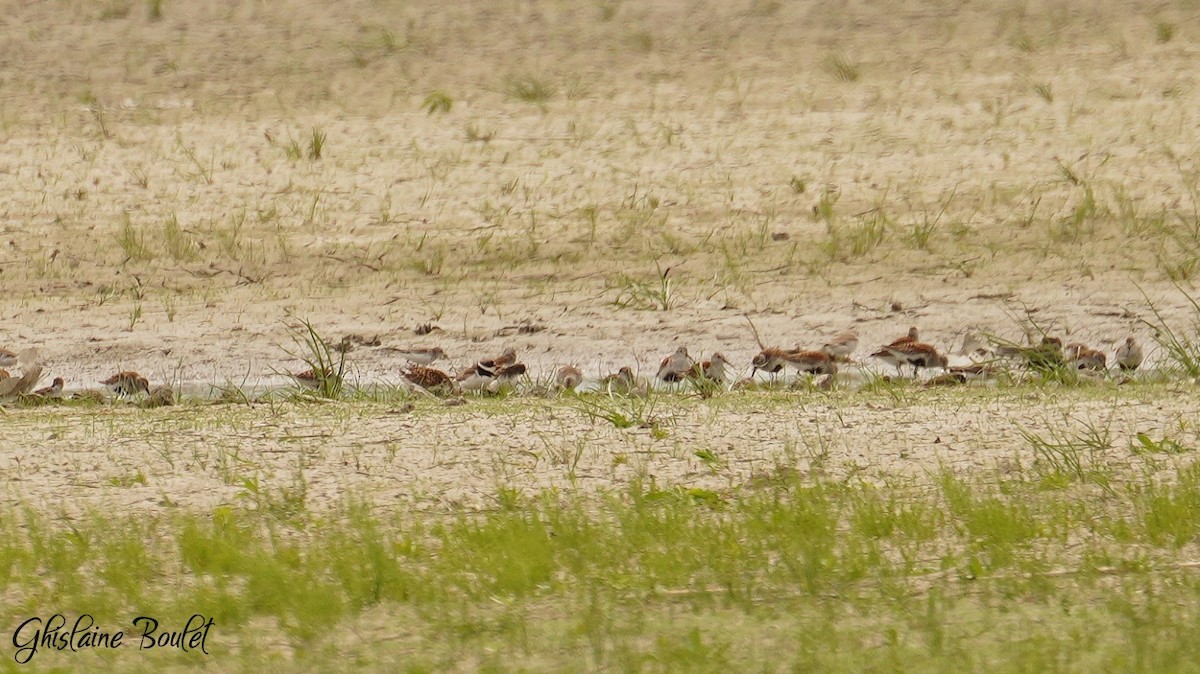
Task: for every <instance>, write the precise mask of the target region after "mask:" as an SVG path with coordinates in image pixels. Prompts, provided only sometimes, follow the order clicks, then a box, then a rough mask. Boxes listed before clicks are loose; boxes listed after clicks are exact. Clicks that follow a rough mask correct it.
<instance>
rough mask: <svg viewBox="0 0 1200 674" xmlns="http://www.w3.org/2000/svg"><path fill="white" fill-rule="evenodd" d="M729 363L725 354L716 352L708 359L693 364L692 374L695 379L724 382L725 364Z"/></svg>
mask: <svg viewBox="0 0 1200 674" xmlns="http://www.w3.org/2000/svg"><path fill="white" fill-rule="evenodd" d="M728 364H729V361H727V360H725V356H723V355H722V354H720V353H714V354H713V355H712V357H711V358H709V359H708V360H706V361H704V362H701V363H696V364H695V365H693V366H692V373H691V374H692V377H693V378H695V379H709V380H712V381H719V382H724V381H725V366H726V365H728Z"/></svg>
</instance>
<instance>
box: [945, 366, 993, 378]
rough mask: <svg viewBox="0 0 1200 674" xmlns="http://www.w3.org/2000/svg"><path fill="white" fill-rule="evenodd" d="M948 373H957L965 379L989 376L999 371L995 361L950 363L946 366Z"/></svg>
mask: <svg viewBox="0 0 1200 674" xmlns="http://www.w3.org/2000/svg"><path fill="white" fill-rule="evenodd" d="M946 370H947V371H948V372H949V373H950V374H957V375H961V376H962V377H963V380H964V381H965V380H967V379H980V378H983V377H990V376H992V375H995V374H997V373H998V372H1000V368H999V367H998V366H997V365H996V364H995V363H971V364H970V365H951V366H950V367H948V368H946Z"/></svg>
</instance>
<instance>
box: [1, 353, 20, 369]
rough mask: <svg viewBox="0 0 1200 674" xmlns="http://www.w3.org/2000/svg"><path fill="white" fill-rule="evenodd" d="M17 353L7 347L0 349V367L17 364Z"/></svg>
mask: <svg viewBox="0 0 1200 674" xmlns="http://www.w3.org/2000/svg"><path fill="white" fill-rule="evenodd" d="M17 358H18V356H17V354H16V353H14V352H12V351H9V350H8V349H0V367H12V366H13V365H16V364H17Z"/></svg>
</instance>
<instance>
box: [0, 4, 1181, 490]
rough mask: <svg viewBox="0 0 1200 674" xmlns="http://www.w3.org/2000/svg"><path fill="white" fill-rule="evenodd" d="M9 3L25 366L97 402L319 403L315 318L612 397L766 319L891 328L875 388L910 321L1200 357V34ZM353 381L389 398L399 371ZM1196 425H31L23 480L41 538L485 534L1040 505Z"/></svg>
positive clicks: (1067, 15)
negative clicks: (747, 496) (676, 487)
mask: <svg viewBox="0 0 1200 674" xmlns="http://www.w3.org/2000/svg"><path fill="white" fill-rule="evenodd" d="M11 4H12V6H11V7H9V8H8V10H9V11H8V12H6V17H7V18H6V22H7V24H6V25H7V30H6V31H5V34H4V35H3V36H2V37H0V40H3V44H2V45H0V54H2V55H3V56H0V59H2V61H3V65H4V67H5V72H7V73H11V75H9V76H8V77H7V79H6V82H5V84H4V92H5V95H4V103H3V107H2V108H0V122H2V125H0V135H2V136H3V138H4V145H5V152H4V153H3V155H2V156H0V214H3V219H2V220H0V241H2V242H3V244H4V245H3V247H2V248H0V287H2V288H3V295H2V299H0V321H2V322H0V346H5V347H7V348H13V349H19V348H24V347H30V346H31V347H36V348H38V349H39V351H40V352H41V353H42V354H43V356H44V357H45V358H46V359H47V365H46V374H47V375H48V376H63V377H65V378H66V379H67V382H68V384H67V386H68V389H74V390H79V389H85V388H96V387H98V384H97V383H96V382H98V381H99V380H100V379H102V378H104V377H105V376H107V375H109V374H112V373H113V372H115V371H117V370H120V369H135V370H139V371H141V372H142V373H143V374H146V375H149V376H150V378H151V380H152V381H153V382H154V383H167V384H171V385H174V386H179V387H182V388H184V389H186V390H197V389H198V388H203V387H204V386H206V385H210V384H211V385H218V386H224V385H228V384H249V385H254V386H259V385H279V384H282V383H285V382H286V379H285V378H284V377H282V376H280V375H279V373H280V372H287V371H294V370H297V369H301V366H300V364H299V361H298V360H297V359H296V358H294V357H292V356H289V355H288V354H287V353H286V352H285V350H286V349H291V348H292V346H293V345H292V343H291V341H290V339H289V333H288V325H294V324H295V322H296V321H297V320H299V319H305V320H308V321H310V322H311V323H312V324H313V325H314V326H316V327H317V328H318V329H320V330H321V332H322V333H323V334H324V335H326V336H328V337H329V338H331V339H334V340H336V339H338V338H340V337H342V336H343V335H348V334H357V335H365V336H374V335H378V336H379V337H380V339H381V340H382V342H383V345H384V346H395V347H407V346H411V345H414V344H435V343H436V344H439V345H442V346H443V347H444V348H445V349H446V350H447V351H448V352H450V354H451V355H452V356H453V359H452V360H453V361H454V364H458V365H462V364H465V363H467V362H470V361H471V360H473V359H474V358H477V357H479V356H481V355H487V354H491V353H493V352H497V351H499V350H500V349H502V348H503V347H505V346H510V345H511V346H514V347H516V348H517V349H518V350H519V351H520V352H521V353H522V355H523V359H524V360H525V361H526V362H528V363H529V364H530V366H531V368H532V370H533V371H534V372H535V374H541V375H542V376H545V375H548V374H549V373H550V372H551V371H552V370H553V368H554V367H555V366H556V365H559V364H564V363H574V364H577V365H580V366H581V367H583V368H584V370H585V371H586V372H587V373H588V374H589V375H590V376H592V377H595V376H598V375H600V374H603V373H605V372H608V371H611V370H613V369H616V368H617V367H619V366H621V365H626V364H634V363H640V364H642V369H643V371H644V370H645V369H646V366H647V364H650V365H651V366H652V364H654V363H656V362H657V360H658V359H659V358H660V357H661V356H662V355H664V354H666V353H669V352H670V351H672V350H673V349H674V346H675V345H677V344H686V345H687V346H689V348H691V349H692V350H693V352H697V353H700V352H703V353H706V354H707V353H709V352H712V351H722V352H723V353H724V354H725V355H726V356H729V357H730V358H731V359H732V360H734V361H736V362H737V363H738V364H740V365H743V366H745V365H748V362H749V359H750V357H751V356H752V355H753V353H754V352H755V351H757V349H758V345H757V344H756V343H755V340H754V337H753V335H752V334H751V332H750V329H749V327H748V325H747V321H746V319H745V315H749V316H750V317H751V318H752V319H753V321H754V323H755V325H756V326H757V327H758V330H759V331H760V333H761V334H762V337H763V339H764V340H765V341H768V342H771V343H773V344H776V345H779V346H792V345H794V344H800V345H817V344H820V343H821V341H822V340H823V339H825V338H827V337H829V336H831V335H833V334H836V333H837V332H840V331H842V330H844V329H846V328H849V327H854V328H856V329H858V330H859V332H860V335H861V337H862V342H863V344H864V347H863V348H864V349H865V348H870V345H873V344H876V343H880V342H883V341H886V340H889V339H891V338H892V337H894V336H896V335H898V334H901V333H903V331H904V330H905V329H906V328H907V327H908V326H909V325H912V324H915V325H919V326H920V327H921V328H922V331H923V333H924V334H925V335H926V338H927V339H928V340H929V341H931V342H933V343H935V344H937V345H938V346H939V347H941V348H945V349H950V350H953V349H955V348H957V346H958V344H959V342H960V340H961V337H962V335H963V334H964V333H965V332H966V331H968V330H973V331H980V332H993V333H996V334H999V335H1002V336H1005V337H1007V338H1009V339H1013V340H1021V339H1023V338H1024V337H1023V332H1024V331H1025V330H1026V329H1028V328H1030V327H1031V326H1032V325H1034V324H1036V325H1037V326H1040V327H1042V328H1045V329H1048V330H1051V331H1053V332H1056V333H1059V334H1063V335H1065V336H1067V337H1068V338H1069V339H1070V340H1072V341H1083V342H1088V343H1090V344H1092V345H1093V346H1098V347H1101V348H1104V349H1106V350H1109V352H1110V353H1111V348H1112V346H1113V344H1114V343H1115V342H1118V341H1120V340H1123V339H1124V338H1125V336H1126V335H1129V334H1133V335H1137V336H1138V337H1139V338H1140V339H1141V340H1142V341H1143V342H1145V343H1152V342H1153V339H1152V337H1153V335H1152V334H1151V331H1150V329H1149V328H1148V327H1147V325H1146V323H1145V322H1144V321H1146V320H1149V321H1152V322H1153V321H1158V320H1160V319H1161V320H1162V321H1165V322H1166V323H1168V324H1171V325H1173V326H1178V327H1180V328H1181V329H1184V328H1190V327H1192V324H1191V321H1192V318H1193V314H1192V306H1191V305H1190V303H1189V302H1188V300H1187V297H1186V293H1187V292H1190V290H1189V289H1190V287H1191V286H1190V282H1191V280H1192V277H1193V275H1194V274H1195V273H1197V272H1200V264H1198V263H1197V260H1198V259H1200V237H1198V233H1200V217H1198V215H1197V212H1198V210H1200V207H1198V205H1197V201H1196V194H1197V191H1196V188H1197V185H1198V184H1200V167H1197V166H1196V164H1195V156H1196V153H1195V151H1196V148H1197V147H1198V140H1200V138H1198V131H1197V129H1200V123H1198V122H1200V119H1197V115H1198V114H1200V113H1198V112H1197V111H1198V110H1200V106H1198V105H1197V104H1196V103H1197V98H1198V97H1200V92H1198V91H1197V88H1196V84H1197V81H1196V80H1197V76H1198V75H1197V74H1198V73H1200V69H1198V68H1196V65H1197V62H1198V59H1197V55H1198V50H1197V43H1196V42H1195V40H1196V39H1198V38H1200V36H1198V35H1193V34H1191V33H1190V32H1189V31H1190V30H1191V29H1190V27H1191V26H1192V25H1195V22H1194V19H1195V18H1196V16H1195V10H1194V9H1188V7H1187V5H1186V4H1184V5H1180V6H1178V7H1176V6H1174V5H1170V4H1166V5H1156V6H1155V8H1154V9H1153V10H1151V9H1149V8H1146V9H1137V8H1129V7H1127V6H1126V5H1125V4H1124V3H1115V2H1113V3H1096V4H1093V5H1089V6H1088V7H1080V6H1075V5H1073V4H1064V3H1050V4H1047V5H1045V6H1043V7H1039V8H1032V7H1029V6H1027V5H1026V4H1024V3H1015V2H1014V3H980V4H978V5H973V4H970V3H968V4H967V5H961V4H956V5H954V6H949V5H947V6H945V7H939V6H936V5H933V6H931V5H930V4H929V3H917V2H911V3H903V2H901V3H891V4H888V5H875V4H871V3H850V4H845V3H832V2H830V3H819V2H818V3H774V2H759V1H755V2H748V3H719V2H701V3H681V2H675V1H672V0H662V1H659V2H649V3H637V5H636V6H634V5H633V4H632V3H551V2H528V3H516V4H512V5H505V6H504V7H503V8H500V7H494V8H482V9H481V8H479V7H478V6H477V3H469V2H459V3H436V4H435V3H429V4H428V5H427V6H412V7H407V8H399V7H387V8H383V7H379V6H378V3H371V2H365V1H364V2H349V3H328V5H324V4H317V3H304V2H281V3H269V4H262V3H251V2H245V3H239V2H234V3H221V4H220V5H217V4H215V3H214V4H211V5H210V3H183V4H172V3H168V4H166V5H165V6H164V7H163V14H162V16H161V17H151V16H150V15H149V14H147V10H146V7H145V6H143V5H142V4H140V3H124V4H123V3H121V2H111V3H83V2H79V3H74V4H72V3H58V4H53V5H51V4H47V3H32V4H28V5H27V4H24V3H11ZM1168 28H1169V30H1168ZM63 45H70V46H71V48H70V49H64V48H63ZM18 65H19V66H20V67H19V68H18V67H17V66H18ZM446 104H448V109H445V108H446V107H447V105H446ZM317 145H320V146H321V147H320V148H318V147H316V146H317ZM318 149H319V152H318ZM318 154H319V155H320V156H319V157H318V156H317V155H318ZM668 269H669V273H667V275H666V276H665V281H664V277H663V276H662V274H663V272H664V270H668ZM1181 288H1182V290H1181ZM1152 304H1153V308H1154V309H1156V310H1157V311H1158V312H1159V316H1155V314H1154V312H1153V310H1152V307H1151V305H1152ZM426 323H429V324H433V325H436V326H437V327H438V328H440V330H439V331H436V332H434V333H432V334H431V335H426V336H422V337H418V336H416V335H415V334H414V333H413V329H414V328H415V327H417V326H419V325H423V324H426ZM530 326H532V327H533V329H532V330H531V329H529V327H530ZM522 328H524V329H522ZM1155 356H1156V354H1151V359H1152V360H1153V359H1154V357H1155ZM350 357H351V367H352V372H353V376H354V377H355V378H356V380H359V381H363V382H373V381H375V382H386V381H389V380H391V379H394V377H395V374H396V371H397V369H398V368H399V366H400V365H401V363H400V362H399V361H398V359H396V358H395V357H392V356H389V355H388V354H387V352H386V351H385V350H383V349H371V348H360V349H357V350H355V351H354V352H352V353H351V356H350ZM1047 399H1049V400H1050V401H1052V402H1051V404H1050V407H1049V408H1047V402H1046V401H1047ZM1195 399H1196V398H1195V395H1194V393H1193V390H1192V388H1191V384H1190V383H1187V382H1183V381H1180V382H1178V383H1176V384H1171V385H1160V384H1155V385H1146V386H1144V387H1143V386H1142V385H1135V386H1131V387H1118V386H1115V385H1111V386H1110V385H1101V386H1097V387H1091V388H1087V389H1085V390H1083V391H1081V392H1071V391H1059V390H1057V389H1055V390H1051V391H1045V390H1037V389H1035V390H1024V389H1015V390H1012V391H1008V392H1004V391H992V390H985V391H977V390H973V389H972V390H967V391H954V392H944V391H937V392H925V391H916V390H914V391H910V392H906V393H905V394H904V399H903V401H901V402H897V401H896V400H893V399H891V398H889V397H887V396H886V395H883V394H858V393H835V394H833V396H823V395H809V394H791V393H789V394H761V395H759V394H751V393H746V394H741V393H739V394H730V395H728V396H720V397H718V398H717V399H714V400H710V401H693V400H666V401H663V402H662V403H661V406H662V409H663V410H664V414H666V415H667V416H668V417H670V418H671V419H672V423H670V424H668V425H666V426H664V428H665V429H666V431H667V432H666V437H665V438H657V437H652V435H651V433H650V431H648V430H618V429H614V428H611V427H606V426H604V425H603V424H602V423H597V422H595V421H594V420H592V419H591V418H589V417H588V416H587V415H586V414H584V413H583V412H581V411H580V410H579V409H578V405H577V404H574V403H572V402H571V401H563V400H554V401H540V400H536V399H535V400H527V399H524V398H520V399H511V400H507V401H473V402H472V403H471V404H468V405H467V406H464V407H461V408H454V409H441V408H437V407H433V406H429V405H427V404H425V403H418V407H417V409H416V410H415V411H414V412H412V413H408V414H392V413H390V412H389V410H391V409H392V408H394V407H397V406H398V404H399V403H397V405H391V404H381V403H347V402H339V403H331V404H327V405H287V404H283V405H270V406H256V407H253V408H247V407H237V406H222V407H201V406H191V405H185V406H182V407H178V408H172V409H167V410H156V411H141V410H134V409H128V408H123V407H114V408H109V407H101V408H97V409H83V408H66V409H58V408H39V409H35V410H9V413H8V414H7V415H6V416H4V417H3V419H4V421H3V423H4V428H5V431H4V437H5V445H6V446H7V448H8V449H7V450H6V451H5V452H4V454H3V458H2V459H0V463H2V464H3V466H4V469H5V470H6V474H9V475H11V476H14V477H13V479H12V481H11V482H10V484H9V489H8V494H9V497H10V498H11V499H13V500H21V501H26V502H33V503H56V502H59V501H61V500H62V495H63V493H64V490H66V492H65V493H69V494H70V495H71V497H70V499H69V500H68V501H63V507H65V508H67V509H69V510H74V509H77V508H80V507H86V506H92V505H102V504H103V505H111V504H118V505H122V506H129V507H134V508H158V507H164V506H167V505H169V504H175V505H183V506H205V505H209V504H212V503H217V502H225V501H228V500H230V499H233V498H236V497H237V494H238V493H241V492H244V489H245V484H244V483H243V482H242V478H244V477H247V476H261V479H262V480H263V481H264V482H265V483H267V484H271V485H275V486H280V487H286V486H287V485H291V484H293V483H294V481H295V476H296V472H297V471H298V470H303V471H304V476H305V481H306V484H307V489H308V491H307V493H306V497H307V498H308V499H309V500H310V501H311V502H313V503H314V504H318V505H323V504H328V503H332V502H335V501H336V500H337V499H338V498H339V496H340V495H342V494H346V493H350V492H363V493H368V494H371V495H373V496H378V497H379V499H380V501H381V502H382V503H386V502H387V501H388V500H389V499H399V500H404V499H413V500H418V501H421V502H428V503H430V505H431V507H445V506H447V505H451V506H452V505H471V506H474V505H480V504H484V503H486V501H487V499H488V498H490V497H491V495H493V494H494V493H495V492H496V489H497V487H498V486H506V487H517V488H522V489H526V488H528V489H535V488H541V487H548V486H555V487H562V488H579V487H583V488H588V487H590V486H593V485H609V484H616V483H622V482H624V481H628V480H631V479H636V478H639V477H649V476H653V477H654V478H655V479H656V480H657V481H659V482H660V483H671V484H680V485H686V486H697V487H702V488H710V489H729V488H735V487H737V486H738V485H739V484H742V483H745V482H746V481H747V480H750V479H752V478H753V477H754V475H755V474H756V473H758V472H761V471H769V470H774V469H777V468H779V467H781V466H782V467H787V468H794V469H798V470H817V469H821V470H832V471H841V472H850V471H860V472H862V473H863V474H865V475H867V476H870V477H872V478H873V479H874V478H880V477H882V476H886V475H894V474H902V475H903V474H919V473H921V472H922V471H930V470H936V468H937V467H938V466H939V465H949V466H951V467H963V468H967V467H970V468H979V469H983V470H1003V466H1004V463H1005V462H1008V461H1023V460H1029V459H1030V458H1031V456H1030V454H1029V449H1028V443H1027V442H1025V441H1024V439H1023V436H1022V435H1021V434H1020V430H1021V429H1027V430H1031V431H1033V432H1036V433H1041V434H1045V433H1048V432H1050V431H1051V430H1052V429H1058V430H1062V429H1070V428H1074V427H1075V425H1078V424H1080V423H1086V424H1093V425H1104V424H1111V428H1112V429H1113V442H1112V446H1113V455H1114V460H1120V457H1123V456H1128V454H1129V452H1128V450H1127V447H1128V443H1129V438H1130V437H1132V436H1133V435H1134V434H1136V433H1137V432H1141V431H1145V432H1151V431H1155V430H1156V429H1157V430H1158V431H1160V432H1161V431H1162V430H1163V429H1166V428H1168V427H1171V426H1172V424H1175V425H1177V426H1178V425H1179V424H1180V423H1181V421H1180V420H1182V419H1186V418H1188V417H1189V415H1194V413H1195V411H1196V410H1195ZM1183 426H1184V427H1186V428H1185V429H1184V430H1185V433H1186V432H1192V431H1191V429H1190V426H1187V424H1183ZM701 450H705V451H707V452H709V453H710V454H711V455H712V456H714V457H716V459H715V460H709V459H701V458H699V457H698V455H697V452H698V451H701ZM576 456H577V457H578V458H577V459H576V458H574V457H576ZM622 457H623V458H622ZM815 457H821V458H820V463H821V464H822V465H814V461H816V460H817V459H816V458H815ZM139 472H140V474H142V475H143V478H144V479H142V480H138V479H137V477H136V476H137V475H138V474H139Z"/></svg>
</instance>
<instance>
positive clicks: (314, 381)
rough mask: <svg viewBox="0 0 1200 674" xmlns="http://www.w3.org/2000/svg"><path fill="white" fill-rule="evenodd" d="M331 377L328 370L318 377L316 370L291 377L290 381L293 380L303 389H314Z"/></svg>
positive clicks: (331, 374)
mask: <svg viewBox="0 0 1200 674" xmlns="http://www.w3.org/2000/svg"><path fill="white" fill-rule="evenodd" d="M332 376H333V373H332V372H330V371H329V370H325V372H323V373H321V374H320V375H318V373H317V371H316V370H305V371H304V372H301V373H300V374H294V375H292V379H295V380H296V383H297V384H299V385H301V386H303V387H305V388H312V389H315V388H317V387H319V386H320V385H321V380H322V379H328V378H330V377H332Z"/></svg>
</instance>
